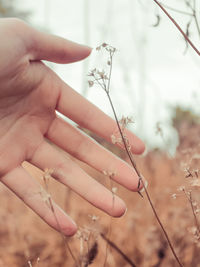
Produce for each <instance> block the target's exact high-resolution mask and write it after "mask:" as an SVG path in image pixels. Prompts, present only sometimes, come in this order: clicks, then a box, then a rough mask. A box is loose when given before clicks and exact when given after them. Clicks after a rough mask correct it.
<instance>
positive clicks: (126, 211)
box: [121, 208, 128, 218]
mask: <svg viewBox="0 0 200 267" xmlns="http://www.w3.org/2000/svg"><path fill="white" fill-rule="evenodd" d="M127 210H128V208H126V210H125V212H124V214H123V215H122V217H121V218H123V217H124V216H125V215H126V213H127Z"/></svg>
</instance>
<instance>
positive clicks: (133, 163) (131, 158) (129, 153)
mask: <svg viewBox="0 0 200 267" xmlns="http://www.w3.org/2000/svg"><path fill="white" fill-rule="evenodd" d="M107 96H108V98H109V101H110V104H111V107H112V110H113V113H114V116H115V120H116V123H117V126H118V129H119V132H120V135H121V138H122V140H123V143H124V147H125V150H126V152H127V155H128V157H129V159H130V161H131V164H132V166H133V168H134V169H135V171H136V173H137V174H138V177H139V179H140V182H141V183H142V185H143V188H144V191H145V194H146V196H147V199H148V201H149V204H150V206H151V209H152V211H153V213H154V215H155V217H156V220H157V222H158V224H159V225H160V227H161V229H162V231H163V234H164V236H165V238H166V240H167V242H168V244H169V247H170V248H171V251H172V253H173V255H174V257H175V259H176V261H177V263H178V264H179V266H183V265H182V263H181V262H180V260H179V258H178V256H177V255H176V252H175V250H174V247H173V245H172V243H171V241H170V239H169V236H168V234H167V232H166V230H165V228H164V226H163V224H162V222H161V220H160V218H159V216H158V214H157V211H156V209H155V207H154V205H153V202H152V201H151V197H150V195H149V193H148V190H147V188H146V187H145V184H144V181H143V179H142V177H141V174H140V172H139V171H138V169H137V166H136V163H135V161H134V159H133V156H132V154H131V152H130V151H129V150H128V147H127V144H126V141H125V138H124V135H123V133H122V129H121V127H120V124H119V120H118V118H117V115H116V112H115V108H114V105H113V103H112V99H111V97H110V94H109V92H107Z"/></svg>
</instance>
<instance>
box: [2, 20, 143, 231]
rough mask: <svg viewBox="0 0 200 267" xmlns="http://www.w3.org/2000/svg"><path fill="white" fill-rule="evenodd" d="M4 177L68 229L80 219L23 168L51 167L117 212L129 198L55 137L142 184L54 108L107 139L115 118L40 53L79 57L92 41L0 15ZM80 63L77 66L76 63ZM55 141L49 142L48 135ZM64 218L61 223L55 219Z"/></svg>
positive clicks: (134, 185)
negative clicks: (89, 171)
mask: <svg viewBox="0 0 200 267" xmlns="http://www.w3.org/2000/svg"><path fill="white" fill-rule="evenodd" d="M0 37H1V38H0V39H1V43H0V58H1V60H0V179H1V182H2V183H3V184H5V185H6V186H7V187H8V188H9V189H10V190H12V191H13V192H14V193H15V194H16V195H17V196H18V197H19V198H21V199H22V200H23V201H24V203H25V204H26V205H28V206H29V207H30V208H31V209H32V210H33V211H34V212H35V213H36V214H38V215H39V216H40V217H41V218H42V219H43V220H44V221H45V222H46V223H47V224H49V225H50V226H51V227H53V228H54V229H56V230H58V231H60V230H61V231H62V232H63V233H64V234H65V235H67V236H70V235H73V234H74V233H75V232H76V231H77V226H76V224H75V222H73V220H72V219H71V218H70V217H69V216H68V215H67V214H66V213H65V212H64V211H62V210H61V208H59V206H57V205H56V204H55V203H54V202H53V200H52V204H53V210H54V214H53V212H52V209H51V208H50V207H49V205H47V203H46V202H45V200H44V197H43V195H42V194H41V193H40V192H41V187H40V184H39V183H37V181H36V180H35V179H34V178H33V177H32V176H31V175H30V174H29V173H28V172H27V170H26V169H24V168H23V166H22V163H23V162H24V161H28V162H29V163H31V164H33V165H34V166H36V167H38V168H40V169H41V170H44V169H46V168H47V169H52V170H54V172H53V174H52V176H53V177H54V178H55V179H56V180H57V181H58V182H61V183H63V184H65V185H66V186H68V187H69V188H71V189H72V190H74V191H75V192H76V193H78V194H79V195H80V196H82V197H83V198H84V199H86V200H87V201H89V202H90V203H91V204H92V205H94V206H96V207H97V208H99V209H101V210H103V211H105V212H106V213H108V214H110V215H111V216H114V217H119V216H122V215H123V214H124V212H125V210H126V205H125V203H124V202H123V200H121V199H120V198H119V197H117V196H116V197H115V201H114V206H113V194H112V193H111V192H110V191H109V190H108V189H107V188H105V187H104V186H102V185H101V184H100V183H98V182H97V181H95V180H94V179H93V178H92V177H90V176H89V175H88V174H87V173H86V172H84V171H83V170H82V169H81V168H80V167H79V165H78V164H76V163H75V162H74V161H72V160H71V159H70V157H67V156H65V155H64V154H63V153H61V152H60V151H59V150H58V149H56V148H55V146H53V145H51V144H55V145H56V146H58V147H60V148H61V149H62V150H64V151H66V152H68V153H69V154H71V155H72V156H74V157H75V158H77V159H79V160H81V161H83V162H85V163H87V164H88V165H90V166H92V167H93V168H95V169H97V170H98V171H101V172H102V171H104V170H106V171H115V173H116V175H115V176H114V177H113V179H114V180H115V181H117V182H118V183H120V184H121V185H123V186H125V187H126V188H127V189H129V190H132V191H138V177H137V175H136V173H135V171H134V170H133V168H132V167H131V166H130V165H128V164H127V163H125V162H124V161H122V160H121V159H119V158H117V157H116V156H115V155H113V154H112V153H111V152H109V151H107V150H106V149H104V148H103V147H101V146H100V145H99V144H97V143H96V142H94V141H93V140H91V138H89V137H87V136H86V135H84V134H82V133H81V132H80V131H79V130H78V129H77V128H76V127H74V126H72V125H70V124H69V123H67V122H65V121H64V120H63V119H61V118H60V117H59V116H58V115H56V112H55V111H56V110H57V111H59V112H60V113H62V114H63V115H65V116H66V117H68V118H70V119H71V120H73V121H74V122H76V123H77V124H78V125H80V126H82V127H85V128H87V129H89V130H91V131H93V132H95V133H96V134H98V135H99V136H101V137H103V138H104V139H106V140H107V141H109V142H110V141H111V135H112V134H113V132H114V131H116V123H115V121H114V120H113V119H111V118H110V117H109V116H107V115H106V114H104V113H103V112H102V111H101V110H100V109H98V108H97V107H95V106H94V105H93V104H92V103H90V102H89V101H88V100H86V99H85V98H83V97H82V96H81V95H80V94H78V93H77V92H76V91H75V90H73V89H72V88H71V87H70V86H69V85H68V84H66V83H65V82H63V81H62V80H61V79H60V78H59V77H58V76H57V75H56V74H55V73H54V72H53V71H52V70H51V69H50V68H48V67H47V66H46V65H45V64H44V63H43V62H42V60H47V61H51V62H55V63H62V64H66V63H72V62H76V61H80V60H82V59H84V58H86V57H87V56H89V55H90V53H91V48H89V47H87V46H82V45H79V44H76V43H73V42H71V41H68V40H65V39H63V38H60V37H57V36H53V35H48V34H45V33H41V32H39V31H37V30H35V29H33V28H31V27H30V26H28V25H27V24H25V23H24V22H23V21H21V20H18V19H0ZM75 70H76V69H75ZM126 134H127V136H128V138H129V142H130V144H131V146H132V152H133V153H134V154H141V153H142V152H143V151H144V144H143V142H142V141H141V140H140V139H139V138H138V137H136V136H135V135H134V134H133V133H131V132H129V131H127V132H126ZM48 141H50V142H48ZM58 223H59V225H58Z"/></svg>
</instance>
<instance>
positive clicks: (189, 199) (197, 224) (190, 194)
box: [183, 190, 200, 234]
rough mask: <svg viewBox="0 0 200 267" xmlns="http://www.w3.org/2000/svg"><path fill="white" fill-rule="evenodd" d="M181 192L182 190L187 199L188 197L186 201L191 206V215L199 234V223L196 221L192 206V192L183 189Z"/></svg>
mask: <svg viewBox="0 0 200 267" xmlns="http://www.w3.org/2000/svg"><path fill="white" fill-rule="evenodd" d="M183 192H184V194H185V196H186V197H187V199H188V201H189V203H190V206H191V209H192V214H193V217H194V222H195V225H196V228H197V231H198V234H200V225H199V222H198V219H197V216H196V213H195V210H194V206H193V199H192V192H186V191H185V190H183Z"/></svg>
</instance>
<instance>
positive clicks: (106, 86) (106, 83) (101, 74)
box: [89, 43, 183, 267]
mask: <svg viewBox="0 0 200 267" xmlns="http://www.w3.org/2000/svg"><path fill="white" fill-rule="evenodd" d="M101 48H104V49H106V51H107V52H108V53H109V59H108V62H109V64H108V65H109V74H108V76H107V75H106V74H105V71H99V70H97V69H94V70H92V71H91V72H90V74H89V76H90V77H92V79H93V80H90V81H89V85H90V86H92V85H93V84H94V83H95V82H96V83H97V84H98V85H99V86H100V87H101V88H102V89H103V90H104V91H105V93H106V95H107V97H108V99H109V102H110V105H111V108H112V111H113V114H114V117H115V121H116V123H117V127H118V130H119V133H120V136H121V139H122V142H123V144H124V149H125V151H126V152H127V155H128V157H129V159H130V161H131V164H132V166H133V168H134V170H135V171H136V173H137V175H138V177H139V184H138V188H139V187H140V183H142V185H143V188H144V191H145V194H146V196H147V199H148V202H149V204H150V206H151V209H152V211H153V213H154V215H155V218H156V220H157V222H158V224H159V225H160V227H161V229H162V232H163V234H164V236H165V238H166V240H167V242H168V244H169V247H170V249H171V251H172V254H173V255H174V257H175V259H176V261H177V263H178V264H179V266H181V267H183V265H182V263H181V262H180V260H179V258H178V256H177V255H176V252H175V250H174V247H173V245H172V243H171V241H170V239H169V236H168V234H167V232H166V230H165V228H164V226H163V224H162V222H161V220H160V218H159V216H158V214H157V211H156V209H155V207H154V205H153V202H152V200H151V197H150V195H149V193H148V190H147V188H146V186H145V182H144V180H143V178H142V175H141V174H140V172H139V170H138V168H137V166H136V163H135V161H134V159H133V155H132V153H131V151H130V148H129V147H128V145H127V142H126V138H125V136H124V134H123V130H122V128H121V126H120V122H119V120H118V117H117V114H116V111H115V108H114V105H113V102H112V99H111V97H110V82H111V74H112V62H113V55H114V52H115V51H116V49H115V48H114V47H112V46H109V45H108V44H105V43H104V44H102V45H101V46H99V47H97V50H100V49H101ZM99 78H100V79H99Z"/></svg>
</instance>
